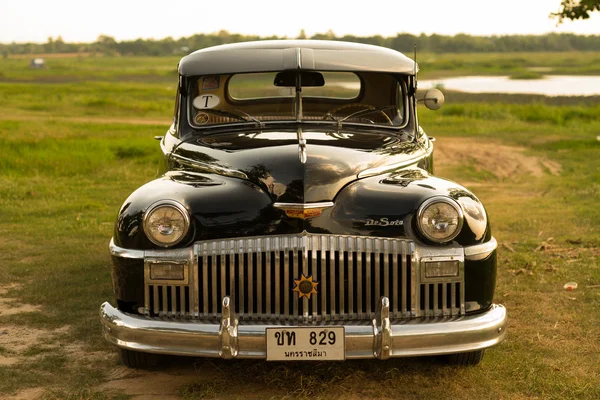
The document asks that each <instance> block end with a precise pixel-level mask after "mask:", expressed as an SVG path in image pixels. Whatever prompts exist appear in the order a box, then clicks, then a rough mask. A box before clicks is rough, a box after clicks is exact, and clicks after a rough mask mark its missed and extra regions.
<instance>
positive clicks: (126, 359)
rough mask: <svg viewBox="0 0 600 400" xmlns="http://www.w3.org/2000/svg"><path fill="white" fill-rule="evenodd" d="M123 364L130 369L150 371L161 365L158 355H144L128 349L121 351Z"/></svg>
mask: <svg viewBox="0 0 600 400" xmlns="http://www.w3.org/2000/svg"><path fill="white" fill-rule="evenodd" d="M119 356H120V358H121V363H123V365H125V366H126V367H129V368H136V369H150V368H154V367H156V366H157V365H158V363H159V356H158V355H156V354H150V353H142V352H140V351H133V350H127V349H119Z"/></svg>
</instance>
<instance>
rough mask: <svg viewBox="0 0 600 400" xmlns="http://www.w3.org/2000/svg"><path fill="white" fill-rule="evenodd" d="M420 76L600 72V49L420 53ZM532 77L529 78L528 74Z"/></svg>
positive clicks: (593, 73) (583, 73)
mask: <svg viewBox="0 0 600 400" xmlns="http://www.w3.org/2000/svg"><path fill="white" fill-rule="evenodd" d="M417 58H418V59H417V62H418V63H419V67H420V70H421V74H420V76H421V78H422V79H433V78H440V77H448V76H461V75H518V74H522V73H524V72H528V73H530V74H534V73H538V74H544V75H599V74H600V52H557V53H552V52H549V53H469V54H459V53H456V54H454V53H446V54H434V53H421V54H418V55H417ZM528 79H531V78H528Z"/></svg>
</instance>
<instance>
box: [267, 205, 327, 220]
mask: <svg viewBox="0 0 600 400" xmlns="http://www.w3.org/2000/svg"><path fill="white" fill-rule="evenodd" d="M274 206H275V207H276V208H279V209H280V210H283V211H284V212H285V215H287V216H288V217H289V218H300V219H309V218H315V217H318V216H320V215H321V214H322V213H323V210H325V209H327V208H329V207H332V206H333V203H332V202H330V201H327V202H323V203H304V204H302V203H275V204H274Z"/></svg>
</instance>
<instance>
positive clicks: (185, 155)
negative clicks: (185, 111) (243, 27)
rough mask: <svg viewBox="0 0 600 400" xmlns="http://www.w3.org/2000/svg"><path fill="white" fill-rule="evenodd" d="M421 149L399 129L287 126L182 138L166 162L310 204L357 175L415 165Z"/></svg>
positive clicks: (326, 198)
mask: <svg viewBox="0 0 600 400" xmlns="http://www.w3.org/2000/svg"><path fill="white" fill-rule="evenodd" d="M303 141H305V143H306V145H305V146H301V145H300V143H301V142H303ZM302 147H304V150H302ZM301 153H304V154H301ZM425 153H426V152H425V150H424V149H423V148H421V147H420V146H419V145H418V144H417V143H416V142H414V141H411V140H408V139H407V138H406V136H405V135H402V134H398V133H390V132H382V131H368V132H365V131H360V130H344V131H339V130H336V131H331V132H328V131H323V130H314V129H313V130H310V129H304V130H300V129H290V130H269V131H267V130H262V131H246V132H235V133H221V134H212V135H205V136H203V137H200V138H199V137H197V136H196V137H194V138H190V139H187V140H185V141H182V142H181V144H180V145H179V146H177V147H176V148H175V149H174V150H173V151H172V153H171V156H170V160H171V162H172V163H174V164H179V165H178V166H177V168H180V169H192V170H198V171H202V172H210V173H216V174H220V175H228V176H233V177H237V178H240V179H244V180H247V181H249V182H252V183H253V184H255V185H257V186H259V187H260V188H261V189H262V190H264V191H266V192H267V193H269V195H270V196H271V197H272V199H273V201H276V202H285V203H312V202H321V201H331V200H333V198H334V197H335V196H336V194H337V193H338V192H339V191H340V189H342V188H343V187H344V186H346V185H347V184H349V183H350V182H352V181H355V180H357V179H358V177H359V174H361V173H362V174H365V173H366V174H374V173H376V170H374V169H376V168H383V169H384V170H385V168H386V167H390V168H391V167H392V166H395V165H401V164H402V165H406V164H410V163H411V162H412V161H414V163H417V162H418V161H419V160H421V159H422V158H423V156H424V155H425Z"/></svg>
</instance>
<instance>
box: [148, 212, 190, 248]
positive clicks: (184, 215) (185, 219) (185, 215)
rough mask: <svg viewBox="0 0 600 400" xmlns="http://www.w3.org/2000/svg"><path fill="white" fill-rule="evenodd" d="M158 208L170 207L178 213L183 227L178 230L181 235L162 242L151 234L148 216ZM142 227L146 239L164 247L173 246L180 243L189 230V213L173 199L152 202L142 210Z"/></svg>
mask: <svg viewBox="0 0 600 400" xmlns="http://www.w3.org/2000/svg"><path fill="white" fill-rule="evenodd" d="M160 208H170V209H172V210H174V211H175V212H177V213H179V214H180V215H181V217H182V219H183V223H184V228H183V229H181V230H180V233H181V236H180V237H179V238H177V239H176V240H175V241H172V242H163V241H160V240H159V239H157V237H155V236H154V235H153V234H152V227H151V226H150V217H151V216H152V214H153V213H154V212H156V211H157V210H158V209H160ZM143 227H144V234H145V235H146V237H147V238H148V240H150V241H151V242H152V243H154V244H155V245H157V246H160V247H165V248H166V247H173V246H175V245H177V244H178V243H180V242H181V241H182V240H183V239H184V238H185V237H186V235H187V233H188V232H189V230H190V215H189V213H188V211H187V209H186V208H185V207H184V206H183V205H182V204H181V203H179V202H177V201H175V200H159V201H157V202H155V203H152V204H151V205H150V207H148V209H147V210H146V211H145V212H144V217H143Z"/></svg>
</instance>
